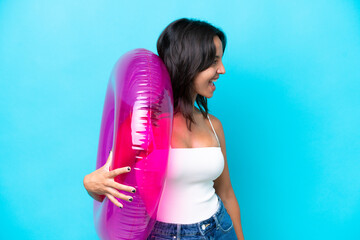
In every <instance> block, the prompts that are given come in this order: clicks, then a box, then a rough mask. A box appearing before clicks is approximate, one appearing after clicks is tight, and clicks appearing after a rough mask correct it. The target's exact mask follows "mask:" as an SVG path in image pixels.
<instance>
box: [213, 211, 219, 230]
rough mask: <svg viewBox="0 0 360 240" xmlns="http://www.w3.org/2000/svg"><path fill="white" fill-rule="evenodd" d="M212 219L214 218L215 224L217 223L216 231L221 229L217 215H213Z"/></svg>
mask: <svg viewBox="0 0 360 240" xmlns="http://www.w3.org/2000/svg"><path fill="white" fill-rule="evenodd" d="M212 217H213V218H214V220H215V223H216V229H219V220H218V218H217V216H216V214H215V215H213V216H212Z"/></svg>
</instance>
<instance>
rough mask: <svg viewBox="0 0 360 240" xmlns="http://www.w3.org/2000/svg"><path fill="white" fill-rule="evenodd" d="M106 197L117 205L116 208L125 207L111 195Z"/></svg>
mask: <svg viewBox="0 0 360 240" xmlns="http://www.w3.org/2000/svg"><path fill="white" fill-rule="evenodd" d="M105 196H106V197H107V198H108V199H109V200H110V201H111V202H112V203H113V204H115V206H117V207H119V208H123V207H124V206H123V205H122V204H121V203H120V202H119V201H118V200H116V198H114V197H113V196H112V195H111V194H109V193H106V194H105Z"/></svg>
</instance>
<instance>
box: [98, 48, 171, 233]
mask: <svg viewBox="0 0 360 240" xmlns="http://www.w3.org/2000/svg"><path fill="white" fill-rule="evenodd" d="M172 96H173V95H172V88H171V82H170V77H169V74H168V72H167V69H166V67H165V65H164V63H163V62H162V60H161V59H160V58H159V57H158V56H157V55H155V54H154V53H152V52H150V51H148V50H146V49H135V50H132V51H130V52H128V53H126V54H125V55H123V56H122V57H121V58H120V59H119V60H118V61H117V63H116V64H115V66H114V68H113V71H112V73H111V77H110V79H109V83H108V86H107V91H106V97H105V104H104V108H103V115H102V121H101V129H100V138H99V146H98V155H97V163H96V168H97V169H98V168H100V167H102V166H103V165H104V164H105V163H106V160H107V158H108V156H109V153H110V151H111V150H112V151H113V159H112V163H111V166H110V169H109V170H110V171H111V170H113V169H116V168H121V167H125V166H130V167H131V169H132V170H131V171H130V172H129V173H125V174H121V175H119V176H118V177H116V178H115V181H116V182H119V183H121V184H124V185H129V186H132V187H135V188H136V193H134V194H133V193H129V192H123V193H124V194H125V195H131V196H133V201H132V202H127V201H124V200H122V199H117V200H118V201H119V202H121V203H122V204H123V206H124V208H122V209H121V208H119V207H117V206H116V205H114V204H113V203H112V202H111V201H110V200H109V199H108V198H105V199H104V200H103V201H102V202H98V201H94V222H95V227H96V231H97V233H98V235H99V237H100V238H101V239H124V240H130V239H137V240H139V239H146V238H147V236H148V235H149V234H150V232H151V229H152V227H153V225H154V223H155V220H156V212H157V206H158V203H159V200H160V196H161V192H162V187H163V183H164V179H165V174H166V167H167V159H168V154H169V146H170V140H171V130H172V119H173V97H172ZM120 192H122V191H120Z"/></svg>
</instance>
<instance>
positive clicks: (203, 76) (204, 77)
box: [194, 36, 225, 98]
mask: <svg viewBox="0 0 360 240" xmlns="http://www.w3.org/2000/svg"><path fill="white" fill-rule="evenodd" d="M214 44H215V47H216V56H215V59H214V63H213V64H212V65H211V66H210V67H208V68H207V69H205V70H204V71H202V72H199V73H198V75H197V76H196V77H195V79H194V86H195V91H196V93H197V94H200V95H201V96H204V97H206V98H211V97H212V96H213V94H214V91H215V84H214V82H216V81H217V79H218V78H219V75H220V74H224V73H225V68H224V65H223V63H222V55H223V50H222V42H221V40H220V38H219V37H218V36H215V37H214Z"/></svg>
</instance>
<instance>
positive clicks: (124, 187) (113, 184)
mask: <svg viewBox="0 0 360 240" xmlns="http://www.w3.org/2000/svg"><path fill="white" fill-rule="evenodd" d="M108 186H109V187H112V188H115V189H119V190H122V191H126V192H129V193H130V192H131V193H135V192H136V189H135V188H134V187H130V186H127V185H123V184H120V183H117V182H115V181H111V182H110V183H109V185H108Z"/></svg>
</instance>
